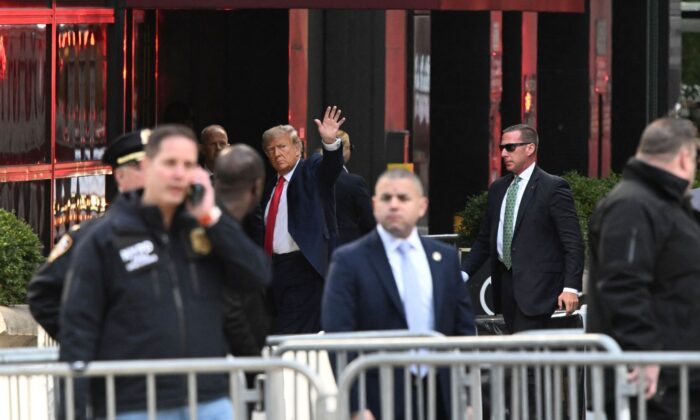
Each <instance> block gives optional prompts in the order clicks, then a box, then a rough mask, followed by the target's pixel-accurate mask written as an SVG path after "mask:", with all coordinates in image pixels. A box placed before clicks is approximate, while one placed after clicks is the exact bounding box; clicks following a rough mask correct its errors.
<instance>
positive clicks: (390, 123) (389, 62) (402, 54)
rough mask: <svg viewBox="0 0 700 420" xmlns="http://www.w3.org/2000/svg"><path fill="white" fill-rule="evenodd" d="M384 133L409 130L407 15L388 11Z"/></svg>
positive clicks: (403, 12)
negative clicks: (407, 102)
mask: <svg viewBox="0 0 700 420" xmlns="http://www.w3.org/2000/svg"><path fill="white" fill-rule="evenodd" d="M385 42H386V55H385V63H386V64H385V84H384V130H385V131H401V130H405V129H406V11H404V10H387V11H386V41H385Z"/></svg>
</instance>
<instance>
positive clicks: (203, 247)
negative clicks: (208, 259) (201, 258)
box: [190, 227, 211, 255]
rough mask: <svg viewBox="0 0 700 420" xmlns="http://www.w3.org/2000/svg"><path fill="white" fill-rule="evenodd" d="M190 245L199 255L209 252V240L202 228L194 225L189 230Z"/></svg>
mask: <svg viewBox="0 0 700 420" xmlns="http://www.w3.org/2000/svg"><path fill="white" fill-rule="evenodd" d="M190 245H191V246H192V250H193V251H194V252H196V253H197V254H199V255H208V254H209V253H210V252H211V242H210V241H209V237H207V232H206V231H205V230H204V228H201V227H196V228H194V229H192V230H191V231H190Z"/></svg>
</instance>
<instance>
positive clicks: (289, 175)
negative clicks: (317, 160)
mask: <svg viewBox="0 0 700 420" xmlns="http://www.w3.org/2000/svg"><path fill="white" fill-rule="evenodd" d="M299 162H301V158H299V159H297V163H295V164H294V167H293V168H292V170H291V171H289V172H287V173H286V174H285V175H282V176H283V177H284V180H285V181H287V183H289V181H291V180H292V175H294V171H295V170H296V169H297V166H299ZM277 179H278V180H279V176H278V177H277Z"/></svg>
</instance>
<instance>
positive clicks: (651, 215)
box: [587, 159, 700, 351]
mask: <svg viewBox="0 0 700 420" xmlns="http://www.w3.org/2000/svg"><path fill="white" fill-rule="evenodd" d="M687 188H688V181H687V180H684V179H681V178H678V177H676V176H674V175H672V174H671V173H669V172H667V171H664V170H662V169H659V168H656V167H653V166H651V165H648V164H646V163H644V162H642V161H640V160H636V159H632V160H630V162H629V163H628V164H627V166H626V167H625V169H624V172H623V176H622V181H621V182H620V183H619V184H618V185H617V186H616V187H615V188H614V189H613V190H612V191H611V192H610V194H609V195H608V196H607V197H606V198H605V199H603V200H602V201H601V202H600V203H599V205H598V207H597V209H596V211H595V213H594V214H593V216H592V217H591V221H590V224H589V232H590V233H589V242H590V264H591V268H590V287H589V307H588V326H587V328H588V331H590V332H596V333H604V334H608V335H610V336H612V338H614V339H615V340H617V342H618V343H619V344H620V346H621V347H622V349H623V350H632V351H650V350H665V351H680V350H693V351H696V350H700V305H698V302H700V258H698V257H700V225H698V223H697V219H696V215H695V213H694V212H693V210H692V208H691V207H690V204H689V201H688V197H687V195H686V191H687Z"/></svg>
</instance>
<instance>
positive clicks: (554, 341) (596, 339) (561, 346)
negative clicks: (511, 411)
mask: <svg viewBox="0 0 700 420" xmlns="http://www.w3.org/2000/svg"><path fill="white" fill-rule="evenodd" d="M418 349H421V350H424V351H431V352H465V351H469V352H472V351H501V352H503V351H509V352H514V351H522V352H525V351H527V352H533V351H539V352H540V353H539V354H540V356H539V357H548V354H549V353H551V352H554V351H576V350H581V349H589V350H591V351H604V352H608V353H611V354H619V353H620V352H621V349H620V347H619V345H618V344H617V343H616V342H615V341H614V340H613V339H612V338H610V337H608V336H606V335H601V334H581V333H577V332H572V331H571V330H568V331H556V330H552V331H551V332H550V331H548V334H540V335H529V334H523V335H512V336H486V337H473V336H472V337H444V336H443V337H422V338H421V337H417V338H406V337H386V338H383V337H376V338H365V339H355V338H350V337H348V338H336V339H331V338H317V339H315V340H289V341H286V342H284V343H282V344H281V345H279V346H278V347H277V348H276V349H275V351H274V352H273V355H276V356H280V355H282V354H284V353H287V352H321V351H327V352H333V353H335V355H336V366H335V377H336V378H339V377H340V376H341V375H342V374H343V372H344V370H345V369H346V366H347V364H348V359H349V358H350V354H351V353H357V354H358V357H362V356H364V355H365V354H366V353H375V352H392V353H395V352H407V351H413V350H418ZM545 352H547V353H545ZM509 354H511V353H509ZM316 369H317V367H316ZM536 372H537V371H536ZM404 374H405V375H407V374H408V373H407V371H406V372H404ZM518 374H519V376H516V377H515V379H514V381H512V383H513V384H515V383H517V382H516V380H518V378H519V377H520V376H523V375H526V376H527V372H524V373H523V371H522V370H521V371H520V372H519V373H518ZM567 374H568V375H571V377H573V378H574V379H576V378H578V374H577V373H576V372H570V371H569V372H567ZM544 377H545V379H546V378H548V377H547V376H544ZM489 378H491V379H492V380H499V378H494V377H493V376H490V375H489ZM385 380H386V379H385ZM450 380H451V386H450V387H451V388H453V389H458V388H460V387H463V386H466V385H467V384H469V385H471V386H470V393H469V398H467V395H466V394H459V395H458V397H459V398H460V400H461V401H462V404H463V405H466V404H467V401H468V402H469V405H470V406H471V410H472V413H473V415H474V418H481V415H482V413H483V407H482V389H481V371H480V369H478V367H476V368H474V369H471V370H470V371H469V372H468V373H465V372H462V371H458V370H455V371H453V372H451V375H450ZM519 380H520V381H521V382H522V381H523V380H525V381H527V377H525V378H520V379H519ZM358 382H359V383H358V388H359V391H358V396H359V404H358V406H359V407H360V408H363V407H365V406H366V376H365V374H364V373H363V374H361V375H360V378H359V380H358ZM539 382H540V383H541V382H542V380H541V378H540V381H539ZM545 382H546V383H548V384H549V385H550V386H552V385H553V384H554V385H557V384H561V383H562V380H561V379H559V380H557V381H556V382H551V381H545ZM513 389H514V390H515V385H513ZM491 395H492V396H494V397H499V396H498V395H494V394H493V393H492V394H491ZM526 408H527V407H526ZM574 410H575V411H578V410H579V407H577V406H574ZM538 412H539V413H542V409H541V407H540V408H539V409H538ZM539 418H543V416H539Z"/></svg>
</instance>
